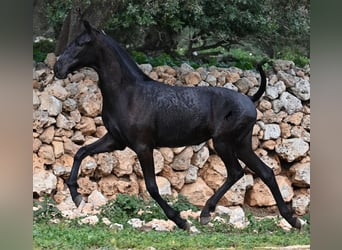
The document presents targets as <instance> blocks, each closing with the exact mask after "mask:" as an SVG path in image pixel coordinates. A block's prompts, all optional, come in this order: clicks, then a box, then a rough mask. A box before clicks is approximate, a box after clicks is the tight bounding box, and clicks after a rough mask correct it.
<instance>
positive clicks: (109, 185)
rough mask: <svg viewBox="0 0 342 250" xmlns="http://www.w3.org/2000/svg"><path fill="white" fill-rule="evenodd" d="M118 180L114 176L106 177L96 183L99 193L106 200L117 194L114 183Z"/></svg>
mask: <svg viewBox="0 0 342 250" xmlns="http://www.w3.org/2000/svg"><path fill="white" fill-rule="evenodd" d="M117 180H118V178H117V177H116V176H114V175H108V176H105V177H102V178H101V180H100V181H99V182H98V185H99V189H100V191H101V193H102V194H103V195H104V196H105V197H106V198H108V199H111V198H113V197H115V196H114V195H115V194H117V193H118V190H117V187H116V183H117Z"/></svg>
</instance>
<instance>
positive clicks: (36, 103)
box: [32, 89, 40, 109]
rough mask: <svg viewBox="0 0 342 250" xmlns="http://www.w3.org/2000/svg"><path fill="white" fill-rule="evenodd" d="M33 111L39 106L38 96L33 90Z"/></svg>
mask: <svg viewBox="0 0 342 250" xmlns="http://www.w3.org/2000/svg"><path fill="white" fill-rule="evenodd" d="M32 97H33V101H32V103H33V109H37V108H38V107H39V106H40V99H39V96H38V94H37V91H36V90H34V89H33V95H32Z"/></svg>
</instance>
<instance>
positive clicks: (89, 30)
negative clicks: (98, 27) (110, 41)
mask: <svg viewBox="0 0 342 250" xmlns="http://www.w3.org/2000/svg"><path fill="white" fill-rule="evenodd" d="M83 25H84V28H85V29H86V31H87V32H88V33H89V34H90V33H91V26H90V24H89V22H88V21H86V20H83Z"/></svg>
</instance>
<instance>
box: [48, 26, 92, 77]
mask: <svg viewBox="0 0 342 250" xmlns="http://www.w3.org/2000/svg"><path fill="white" fill-rule="evenodd" d="M83 25H84V27H85V31H84V32H82V33H81V34H80V35H79V36H78V37H77V38H76V39H75V40H74V41H73V42H71V43H70V44H69V45H68V46H67V47H66V49H65V50H64V52H63V53H62V54H61V55H60V57H59V58H58V60H57V62H56V64H55V66H54V68H53V70H54V72H55V76H56V77H57V78H60V79H64V78H66V77H67V75H68V74H69V73H70V72H72V71H74V70H77V69H79V68H82V67H85V66H90V67H91V66H92V65H93V63H94V61H95V49H94V40H95V39H96V30H95V29H93V28H92V27H91V26H90V24H89V23H88V22H87V21H83Z"/></svg>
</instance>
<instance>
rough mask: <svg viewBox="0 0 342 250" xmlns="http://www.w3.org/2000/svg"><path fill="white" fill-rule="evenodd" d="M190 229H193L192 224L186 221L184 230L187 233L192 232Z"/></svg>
mask: <svg viewBox="0 0 342 250" xmlns="http://www.w3.org/2000/svg"><path fill="white" fill-rule="evenodd" d="M190 228H191V226H190V223H189V222H187V221H186V222H185V224H184V226H183V229H184V230H185V231H187V232H190Z"/></svg>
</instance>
